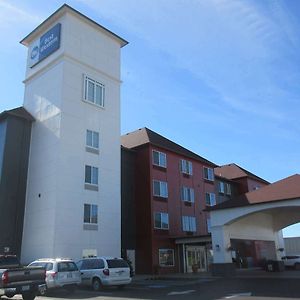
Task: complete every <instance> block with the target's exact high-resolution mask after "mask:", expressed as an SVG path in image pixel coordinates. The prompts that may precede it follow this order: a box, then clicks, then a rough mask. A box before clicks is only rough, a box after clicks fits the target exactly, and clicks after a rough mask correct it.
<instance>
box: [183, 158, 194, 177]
mask: <svg viewBox="0 0 300 300" xmlns="http://www.w3.org/2000/svg"><path fill="white" fill-rule="evenodd" d="M180 171H181V173H183V174H187V175H193V165H192V162H190V161H188V160H185V159H182V160H181V161H180Z"/></svg>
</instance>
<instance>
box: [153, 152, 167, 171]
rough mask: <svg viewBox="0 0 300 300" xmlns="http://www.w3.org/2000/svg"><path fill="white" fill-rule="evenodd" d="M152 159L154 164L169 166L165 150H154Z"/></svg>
mask: <svg viewBox="0 0 300 300" xmlns="http://www.w3.org/2000/svg"><path fill="white" fill-rule="evenodd" d="M152 161H153V164H154V165H156V166H159V167H163V168H166V167H167V156H166V154H165V153H163V152H159V151H155V150H153V151H152Z"/></svg>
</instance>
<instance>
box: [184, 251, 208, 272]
mask: <svg viewBox="0 0 300 300" xmlns="http://www.w3.org/2000/svg"><path fill="white" fill-rule="evenodd" d="M186 270H187V272H188V273H192V272H205V271H206V270H207V268H206V255H205V247H201V246H187V247H186Z"/></svg>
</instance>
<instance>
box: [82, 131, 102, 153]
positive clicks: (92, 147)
mask: <svg viewBox="0 0 300 300" xmlns="http://www.w3.org/2000/svg"><path fill="white" fill-rule="evenodd" d="M88 132H91V134H92V146H91V145H88ZM95 134H96V135H97V136H98V147H95V146H94V135H95ZM85 146H86V147H88V148H91V149H95V150H99V148H100V135H99V132H98V131H94V130H90V129H87V130H86V138H85Z"/></svg>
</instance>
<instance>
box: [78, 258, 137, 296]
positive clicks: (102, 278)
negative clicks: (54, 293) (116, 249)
mask: <svg viewBox="0 0 300 300" xmlns="http://www.w3.org/2000/svg"><path fill="white" fill-rule="evenodd" d="M77 266H78V269H79V270H80V272H81V284H82V285H87V286H91V287H92V288H93V290H94V291H98V290H100V289H101V287H102V286H118V287H119V288H123V287H124V286H125V285H127V284H130V283H131V272H130V267H129V265H128V263H127V262H126V261H125V260H124V259H122V258H115V257H90V258H84V259H82V260H80V261H79V262H78V263H77Z"/></svg>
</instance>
